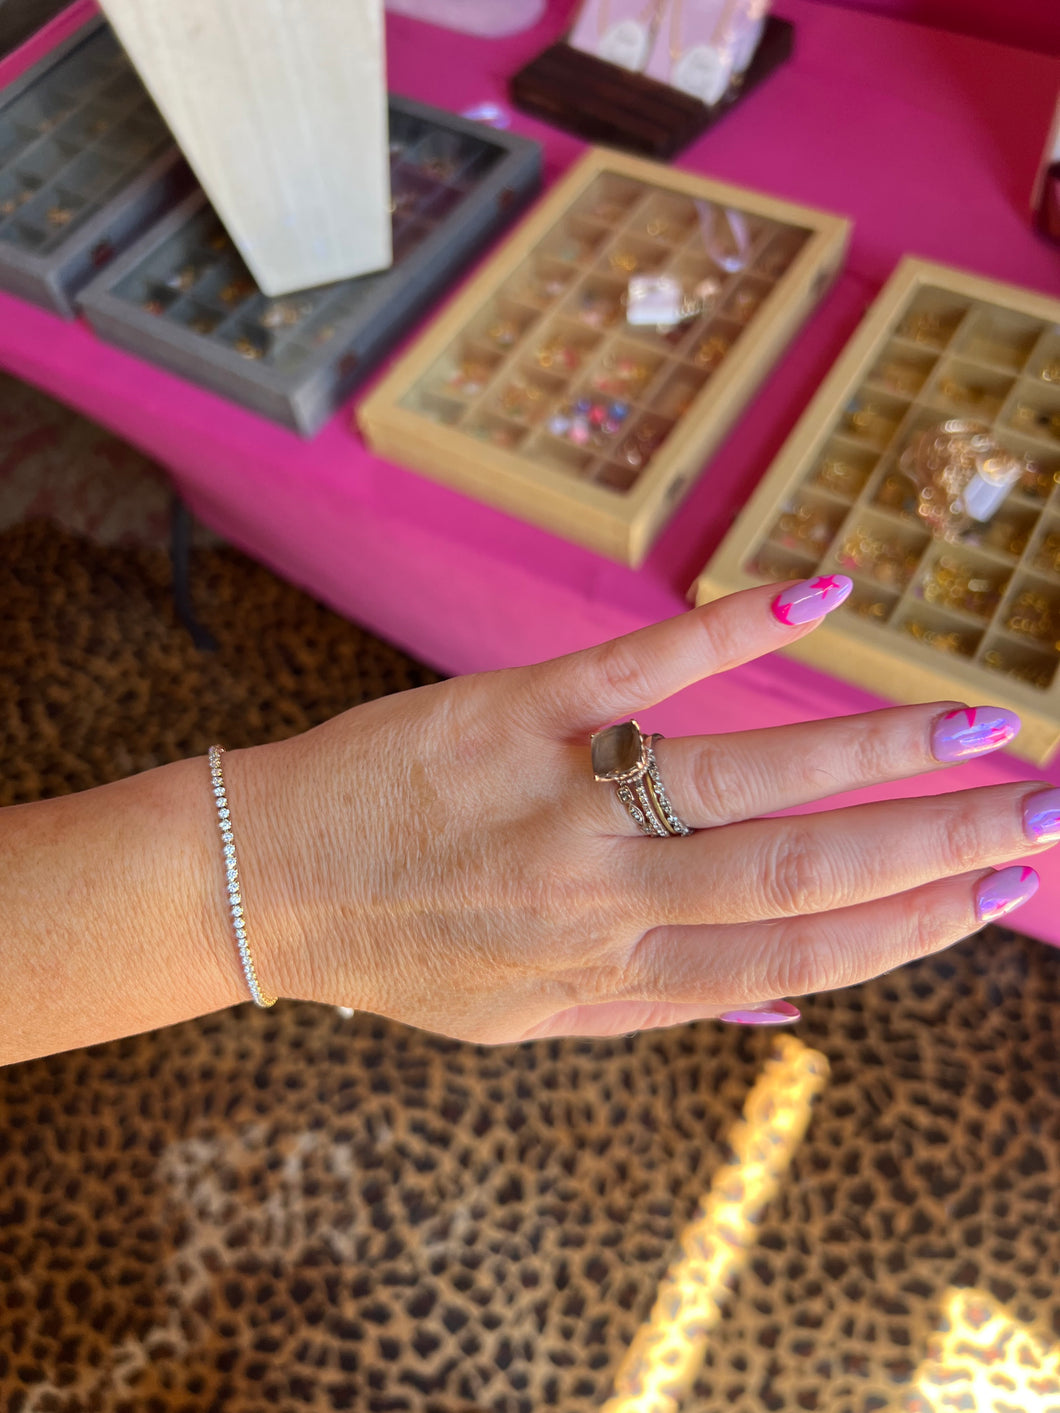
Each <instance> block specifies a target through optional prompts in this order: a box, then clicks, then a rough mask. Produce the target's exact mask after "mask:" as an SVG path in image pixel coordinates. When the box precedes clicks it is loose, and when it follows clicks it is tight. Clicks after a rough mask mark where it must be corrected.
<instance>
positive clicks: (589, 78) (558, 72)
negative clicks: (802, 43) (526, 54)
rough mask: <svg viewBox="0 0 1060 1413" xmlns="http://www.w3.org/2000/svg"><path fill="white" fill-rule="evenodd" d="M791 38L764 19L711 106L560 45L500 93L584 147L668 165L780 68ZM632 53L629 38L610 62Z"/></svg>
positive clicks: (782, 26)
mask: <svg viewBox="0 0 1060 1413" xmlns="http://www.w3.org/2000/svg"><path fill="white" fill-rule="evenodd" d="M794 35H795V30H794V26H793V25H792V24H791V23H790V22H789V21H788V20H782V19H780V18H779V17H778V16H776V15H769V16H768V17H767V19H766V22H765V27H764V29H763V31H762V38H761V40H760V41H759V43H758V47H757V49H756V50H755V54H754V58H753V59H752V60H751V62H750V64H749V65H748V68H747V71H746V73H744V74H743V75H742V77H741V80H740V82H739V83H738V84H733V85H732V87H731V88H729V89H728V90H727V91H726V92H725V94H724V95H723V96H722V97H721V98H719V99H718V101H717V102H715V103H714V104H713V105H708V104H706V103H704V102H703V101H702V99H700V98H698V97H695V96H693V95H692V94H691V93H686V92H682V90H681V89H679V88H672V87H671V86H670V85H669V84H667V83H660V82H659V80H658V79H655V78H652V77H650V76H649V75H648V74H645V73H634V72H633V71H632V70H631V69H629V68H627V67H624V66H623V63H622V62H620V61H619V62H611V61H609V60H608V59H605V58H601V57H600V55H599V52H596V53H589V52H587V51H586V50H584V49H576V48H575V47H574V45H573V44H567V43H566V42H564V41H560V42H559V43H558V44H550V45H549V46H548V48H547V49H544V50H542V52H541V53H540V54H538V55H536V56H535V57H534V58H533V59H531V61H530V62H529V63H528V64H526V65H525V66H524V67H523V68H522V69H520V70H519V71H518V73H516V74H514V75H513V76H512V78H511V80H510V82H509V85H508V90H509V93H510V94H511V99H512V102H513V103H514V104H515V105H516V107H517V108H522V109H523V111H524V112H527V113H533V114H534V116H535V117H538V118H542V119H543V120H544V121H545V122H546V123H551V124H552V125H553V127H559V128H564V129H565V130H566V131H567V132H572V133H576V134H577V136H578V137H580V138H583V139H584V141H586V142H597V143H606V144H607V146H609V147H619V148H623V149H625V150H626V151H628V152H636V153H637V154H638V155H640V156H643V157H654V158H656V159H657V160H659V161H668V160H669V159H670V158H671V157H673V156H675V155H676V154H677V153H678V152H680V151H681V150H682V149H683V148H685V147H687V146H688V145H689V144H690V143H692V142H695V140H696V139H697V138H698V137H702V135H703V134H704V133H705V132H706V131H707V130H708V128H712V127H713V126H714V124H715V123H716V122H718V121H719V120H720V119H721V118H723V117H724V116H725V114H726V113H727V112H728V111H729V110H730V108H735V107H736V105H737V104H739V103H743V102H744V101H745V100H746V99H748V98H749V97H750V96H751V95H752V94H753V92H754V90H755V89H756V88H757V87H758V85H759V84H761V83H763V82H764V81H765V80H766V79H767V78H768V77H769V76H770V74H772V73H773V72H774V70H775V69H778V68H779V67H780V66H781V65H782V64H784V63H786V62H787V60H788V59H790V58H791V55H792V52H793V50H794V47H795V39H794ZM634 51H635V41H634V42H633V44H631V45H630V48H629V51H627V52H616V53H615V56H614V57H615V59H616V60H621V59H625V60H626V61H627V62H628V60H629V58H630V57H632V55H633V53H634Z"/></svg>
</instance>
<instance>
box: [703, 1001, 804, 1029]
mask: <svg viewBox="0 0 1060 1413" xmlns="http://www.w3.org/2000/svg"><path fill="white" fill-rule="evenodd" d="M801 1016H802V1012H801V1011H800V1010H799V1008H798V1006H793V1005H792V1004H791V1002H790V1001H769V1002H767V1004H766V1005H764V1006H761V1007H758V1006H748V1007H747V1008H746V1010H742V1011H726V1012H725V1014H724V1015H723V1016H719V1017H718V1019H719V1020H723V1021H731V1022H732V1024H733V1025H787V1024H788V1023H789V1022H791V1021H797V1020H799V1019H800V1018H801Z"/></svg>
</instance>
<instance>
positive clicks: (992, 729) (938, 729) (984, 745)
mask: <svg viewBox="0 0 1060 1413" xmlns="http://www.w3.org/2000/svg"><path fill="white" fill-rule="evenodd" d="M1019 729H1020V719H1019V717H1018V716H1017V715H1016V713H1015V712H1014V711H1006V710H1005V708H1004V707H994V706H981V707H960V708H958V709H957V710H956V711H947V712H946V713H944V715H942V716H940V717H939V718H938V719H937V720H936V722H935V724H934V726H933V727H932V728H931V754H932V755H933V756H934V757H935V759H936V760H940V761H944V762H945V763H946V764H947V765H948V764H950V763H951V762H952V761H961V760H971V759H972V757H973V756H982V755H986V753H987V752H988V751H996V750H997V749H998V748H999V747H1000V746H1006V745H1008V743H1009V741H1011V740H1012V738H1013V736H1015V735H1016V733H1017V732H1018V731H1019Z"/></svg>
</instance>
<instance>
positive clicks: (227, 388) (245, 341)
mask: <svg viewBox="0 0 1060 1413" xmlns="http://www.w3.org/2000/svg"><path fill="white" fill-rule="evenodd" d="M390 163H391V178H390V180H391V208H392V224H393V245H394V264H393V265H392V266H391V268H390V269H389V270H383V271H380V272H378V273H375V274H371V275H361V276H358V277H357V278H356V279H351V280H341V281H339V282H338V283H336V284H331V285H324V286H320V287H318V288H316V289H311V290H306V291H304V292H302V293H299V294H293V295H288V296H285V297H280V298H274V299H269V298H267V297H266V296H265V295H264V294H262V293H261V291H260V290H259V288H258V286H257V284H256V283H255V281H254V278H253V276H252V275H251V274H250V272H249V270H248V269H247V267H246V265H245V264H244V263H243V260H242V259H241V258H240V256H239V253H238V251H237V250H236V249H235V247H234V245H233V244H232V241H231V240H230V239H229V237H228V235H227V234H226V233H225V230H224V228H223V226H222V225H221V222H220V220H219V219H218V217H217V216H216V214H215V212H214V211H213V208H212V207H211V206H210V204H209V202H208V201H207V199H206V196H205V195H204V194H203V192H202V191H201V190H197V191H196V192H195V194H193V195H192V196H190V197H188V199H187V200H186V201H184V202H183V203H182V204H181V205H179V206H178V207H176V208H175V209H174V210H173V211H172V212H170V213H169V214H168V215H167V216H166V217H165V218H164V219H163V220H161V221H159V222H158V223H157V224H156V225H155V226H153V227H152V229H151V230H150V231H148V232H147V233H146V234H145V235H144V236H143V238H142V239H141V240H140V241H138V242H137V243H136V245H134V246H133V247H132V248H131V249H129V250H128V251H127V252H126V253H125V255H124V256H122V257H121V259H119V260H116V261H115V262H114V264H113V265H112V266H111V267H110V268H109V269H108V270H107V271H106V272H105V274H104V275H102V276H101V277H100V278H99V279H98V280H96V281H95V282H94V283H93V284H92V285H91V286H89V288H88V289H86V290H85V291H83V293H82V295H81V297H80V299H79V303H80V305H81V308H82V309H83V311H84V313H85V315H86V317H87V319H88V321H89V323H90V324H91V325H92V327H93V328H94V329H95V330H96V332H97V333H98V334H99V335H100V337H101V338H104V339H107V340H108V341H109V342H111V343H116V344H118V345H120V346H121V347H122V348H127V349H129V350H131V351H132V352H133V353H136V354H138V355H139V356H140V357H142V358H145V359H146V360H147V361H148V362H151V363H157V364H158V365H160V366H161V367H163V368H168V369H169V370H170V371H171V372H174V373H177V374H179V375H180V376H182V377H185V378H188V379H190V380H191V381H192V382H195V383H199V384H201V385H202V386H203V387H206V388H210V389H211V390H212V391H214V392H217V393H219V394H220V395H221V396H223V397H227V398H229V399H231V401H233V402H238V403H240V404H241V405H242V406H244V407H247V408H249V409H250V410H251V411H253V412H258V413H261V415H262V416H264V417H269V418H271V419H272V420H274V421H276V422H281V423H283V424H284V425H285V426H287V427H291V428H292V429H293V430H295V431H297V432H300V433H301V434H302V435H303V436H311V435H312V434H313V433H314V432H315V431H317V430H318V429H319V428H320V426H321V425H322V423H323V422H324V421H325V420H326V419H327V418H328V417H329V416H330V415H331V413H332V412H333V411H334V409H335V408H336V407H337V406H338V404H339V403H340V402H341V401H342V400H343V399H344V398H345V397H346V396H347V395H348V394H349V392H350V391H351V390H352V389H353V388H354V387H355V386H356V384H357V383H358V382H360V381H361V379H363V378H364V377H365V376H367V374H369V373H370V372H371V371H372V368H373V366H374V365H375V363H376V362H377V361H378V359H379V358H380V357H381V356H382V355H383V353H385V352H386V350H387V349H388V348H389V347H390V346H391V345H392V344H393V343H395V342H396V341H397V339H398V338H399V337H400V336H401V335H402V334H403V333H404V332H405V331H406V329H407V328H408V325H409V323H410V322H411V321H412V320H413V319H415V318H417V317H418V316H419V315H420V314H421V313H422V312H423V310H424V308H425V306H426V305H427V304H429V302H430V301H431V300H432V299H434V298H435V297H436V296H437V295H438V294H439V293H440V292H441V291H442V290H443V289H445V288H446V286H447V285H448V284H449V283H450V282H451V281H452V280H453V278H454V276H455V275H456V274H457V273H458V272H459V271H460V270H461V269H462V267H463V266H464V265H465V264H466V263H467V262H468V261H469V260H471V259H472V258H473V257H474V256H475V255H476V253H477V252H478V251H479V250H480V249H481V248H482V246H483V245H484V244H485V243H486V242H487V241H488V240H489V239H490V238H491V236H493V235H494V234H495V232H496V231H498V230H499V229H501V228H503V227H504V226H505V225H507V224H508V222H509V221H510V220H511V219H512V218H513V217H514V216H515V215H516V214H517V213H518V211H519V210H520V209H521V208H522V206H523V205H524V204H525V203H526V201H528V200H529V199H530V197H531V196H532V195H533V193H534V192H535V191H536V190H537V187H538V184H539V182H540V174H541V149H540V147H539V145H538V144H537V143H535V142H530V141H528V140H527V139H526V138H521V137H516V136H514V135H513V134H511V133H506V132H498V131H496V130H494V129H492V128H487V127H484V126H483V125H481V124H479V123H474V122H470V121H468V120H466V119H464V118H459V117H456V116H455V115H454V114H452V113H446V112H443V111H442V110H441V109H438V108H431V107H428V106H427V105H425V104H422V103H416V102H414V101H413V100H411V99H408V98H398V97H396V96H394V95H392V96H391V98H390Z"/></svg>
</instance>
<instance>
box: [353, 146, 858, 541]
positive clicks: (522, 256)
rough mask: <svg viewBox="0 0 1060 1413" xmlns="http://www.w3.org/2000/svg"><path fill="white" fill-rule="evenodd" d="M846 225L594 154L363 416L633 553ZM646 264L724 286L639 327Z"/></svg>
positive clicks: (489, 496)
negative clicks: (633, 313) (636, 278)
mask: <svg viewBox="0 0 1060 1413" xmlns="http://www.w3.org/2000/svg"><path fill="white" fill-rule="evenodd" d="M730 212H735V213H737V215H736V217H735V224H734V223H733V220H732V219H731V218H730V217H729V216H728V215H727V213H730ZM741 233H742V234H741ZM848 236H849V224H848V222H846V221H844V220H843V219H841V218H840V217H838V216H832V215H828V214H826V213H824V212H820V211H814V210H810V209H808V208H806V207H801V206H793V205H790V204H788V203H787V202H782V201H777V200H774V199H773V198H771V197H768V196H762V195H759V194H757V193H755V192H751V191H745V190H742V189H741V188H739V187H732V186H726V185H723V184H722V183H720V182H713V181H709V180H707V179H705V178H702V177H697V176H693V175H691V174H689V173H687V172H676V171H671V170H670V169H668V168H665V167H661V166H659V165H657V164H655V163H653V162H647V161H643V160H641V159H639V158H636V157H627V156H623V155H621V154H619V153H614V152H605V151H602V150H594V151H590V152H589V153H587V154H586V155H585V157H584V158H583V159H582V160H581V161H580V162H579V163H578V164H577V165H576V166H575V167H574V168H573V169H572V170H571V172H570V173H568V175H567V176H566V177H565V178H564V180H563V181H561V182H560V183H559V185H558V186H557V187H556V188H555V189H554V190H553V191H552V192H551V193H550V195H549V196H548V197H547V198H546V199H545V200H544V201H543V202H541V203H540V204H539V205H538V206H537V207H536V208H535V209H534V210H533V212H531V214H530V216H529V217H527V218H526V219H525V220H524V221H523V223H522V225H521V226H520V227H519V229H518V230H517V231H516V232H515V234H514V235H513V236H512V237H511V238H510V239H509V240H508V241H507V242H506V243H505V245H504V246H503V247H502V249H501V250H500V251H499V252H498V253H497V254H496V255H495V256H494V258H493V259H492V260H490V261H489V263H488V264H487V265H486V266H485V267H484V269H483V270H482V271H481V273H480V274H479V276H478V277H477V278H476V279H475V280H474V281H473V282H472V283H471V284H470V285H469V287H468V288H467V289H466V291H464V292H463V293H462V294H461V295H460V297H459V298H458V299H457V300H456V301H454V303H453V304H452V305H451V306H450V308H449V309H448V310H447V311H446V312H445V313H444V314H443V315H442V317H441V318H439V319H438V320H436V321H435V323H434V324H433V325H432V326H431V327H430V328H429V329H428V330H427V332H426V333H425V334H424V335H423V336H422V337H421V338H420V339H419V340H418V342H417V343H416V344H415V345H414V346H413V348H412V350H411V352H409V353H408V354H407V355H406V356H405V357H404V358H402V359H401V360H400V361H399V362H398V363H397V364H396V365H395V367H394V368H393V369H392V371H391V372H390V373H389V375H388V376H387V377H386V378H385V379H384V380H383V382H382V383H381V384H380V385H379V387H378V388H377V389H376V390H375V391H374V392H373V393H372V394H371V395H370V396H369V397H368V398H367V399H366V400H365V402H364V403H363V404H362V406H361V408H360V410H359V413H358V419H359V421H360V425H361V427H362V429H363V431H364V434H365V437H366V439H367V441H368V442H369V444H370V445H371V446H372V447H373V448H374V449H376V450H377V451H379V452H380V453H382V454H383V455H384V456H388V457H390V458H391V459H392V460H395V461H400V462H403V463H404V464H406V465H408V466H411V467H413V468H415V469H416V470H418V471H422V472H424V473H425V474H426V475H428V476H431V477H433V478H434V479H435V480H438V481H442V482H443V483H445V484H447V485H450V486H454V487H456V488H457V489H458V490H462V491H465V492H467V493H468V494H469V495H472V496H475V497H477V498H479V499H481V500H483V501H485V502H487V503H488V504H490V505H494V506H497V507H498V508H499V509H501V510H506V511H508V512H510V513H511V514H513V515H517V516H519V517H521V518H523V519H525V520H529V521H531V522H532V523H533V524H536V525H540V526H542V527H544V528H545V529H547V530H551V531H553V532H554V533H556V534H558V535H562V536H564V537H565V538H567V539H570V540H573V541H575V542H576V543H578V544H582V545H586V546H588V547H589V548H590V549H594V550H597V551H599V552H600V553H601V554H606V555H609V556H610V557H612V558H613V559H617V560H619V561H620V562H623V563H627V564H632V565H637V564H639V563H640V562H641V561H642V560H643V558H644V556H645V555H646V554H647V552H648V549H649V548H650V546H651V544H652V542H653V540H654V539H655V537H656V536H657V535H658V533H659V531H660V530H661V529H662V527H663V526H664V525H665V524H666V522H667V521H668V520H669V519H670V517H671V516H672V515H673V513H674V511H675V510H676V508H677V506H678V505H679V504H680V502H681V500H682V499H683V498H684V496H685V495H686V494H687V492H688V490H689V489H690V487H691V486H692V485H693V483H694V482H695V480H696V479H697V478H698V477H699V476H700V475H701V474H702V472H703V470H704V467H705V463H706V461H707V458H708V456H709V455H710V453H711V451H712V450H713V449H714V447H715V446H716V445H717V443H718V442H719V441H720V440H721V438H722V437H723V436H724V434H725V432H726V431H727V430H728V428H729V426H730V425H731V424H732V422H733V420H734V419H735V418H736V417H737V416H738V414H739V413H740V412H741V411H742V409H743V407H744V406H745V405H746V403H747V401H748V399H749V398H750V396H751V394H752V393H753V391H754V389H755V388H756V387H757V386H758V384H759V382H760V381H761V380H762V378H763V377H764V376H765V375H766V373H767V372H768V371H769V369H770V367H771V366H772V364H773V363H774V362H775V360H776V358H777V357H778V356H779V354H780V353H781V352H782V351H783V349H784V348H785V347H786V346H787V344H788V343H789V341H790V340H791V338H792V336H793V335H794V333H795V331H796V330H797V329H798V328H799V326H800V325H801V324H802V322H803V321H804V319H805V318H806V316H807V315H808V314H809V313H810V311H811V310H812V309H813V308H814V306H815V305H816V304H817V303H818V301H819V300H820V298H821V296H822V295H823V293H824V291H825V289H826V288H827V287H828V285H829V284H830V282H831V280H832V278H833V277H834V275H835V273H836V270H837V269H838V267H839V264H840V262H841V260H842V258H843V254H844V252H845V250H846V245H847V239H848ZM737 265H738V266H740V268H738V269H737V268H732V267H734V266H737ZM726 266H728V267H730V268H728V269H726V268H725V267H726ZM633 275H667V276H670V277H672V278H673V279H674V280H676V281H679V282H680V284H681V286H682V288H684V289H687V290H692V289H694V288H695V287H696V286H697V285H698V284H700V283H701V282H702V281H704V280H708V279H712V280H714V281H715V282H716V284H717V286H718V287H719V293H718V296H717V298H716V300H715V301H714V303H713V305H712V307H711V308H710V310H709V311H708V312H705V313H703V314H701V315H699V316H697V317H694V318H690V319H687V320H686V321H685V322H683V323H681V324H679V325H678V326H676V327H675V328H672V329H670V330H668V331H666V332H660V331H659V330H657V329H656V328H654V327H633V326H631V325H630V324H629V323H628V322H627V318H626V314H627V309H626V305H625V295H626V290H627V286H628V283H629V280H630V278H631V276H633Z"/></svg>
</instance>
